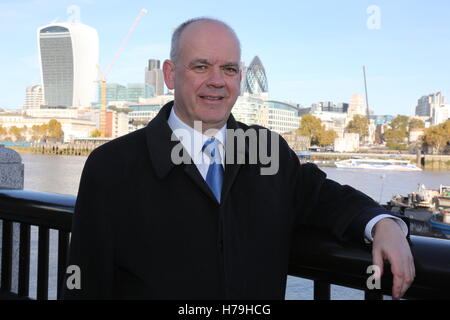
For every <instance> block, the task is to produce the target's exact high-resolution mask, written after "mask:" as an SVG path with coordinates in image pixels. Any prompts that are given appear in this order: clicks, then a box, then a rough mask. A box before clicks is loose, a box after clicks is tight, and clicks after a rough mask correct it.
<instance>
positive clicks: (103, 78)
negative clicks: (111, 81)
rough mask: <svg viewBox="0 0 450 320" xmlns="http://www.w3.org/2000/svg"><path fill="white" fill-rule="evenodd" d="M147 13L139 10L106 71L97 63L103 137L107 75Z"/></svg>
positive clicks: (101, 133)
mask: <svg viewBox="0 0 450 320" xmlns="http://www.w3.org/2000/svg"><path fill="white" fill-rule="evenodd" d="M147 13H148V10H147V9H142V10H141V11H139V14H138V16H137V17H136V19H135V20H134V23H133V25H132V26H131V27H130V29H129V30H128V33H127V35H126V36H125V38H124V39H123V40H122V42H121V44H120V46H119V49H117V51H116V53H115V55H114V57H113V59H112V61H111V63H110V64H109V66H108V67H107V68H106V71H105V72H102V70H101V69H100V66H98V65H97V69H98V77H99V80H98V81H97V82H99V83H100V103H101V109H100V136H101V137H105V136H106V79H107V77H108V75H109V73H110V71H111V68H112V67H113V66H114V64H115V63H116V62H117V60H118V59H119V57H120V55H121V54H122V51H123V49H124V48H125V46H126V44H127V43H128V40H130V37H131V35H132V34H133V32H134V30H135V29H136V27H137V26H138V25H139V23H140V22H141V19H142V17H143V16H144V15H146V14H147Z"/></svg>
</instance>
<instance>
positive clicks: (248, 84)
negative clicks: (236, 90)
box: [242, 56, 269, 94]
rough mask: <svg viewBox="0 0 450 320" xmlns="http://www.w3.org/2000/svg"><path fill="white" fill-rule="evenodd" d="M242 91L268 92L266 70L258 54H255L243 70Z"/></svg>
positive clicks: (253, 92)
mask: <svg viewBox="0 0 450 320" xmlns="http://www.w3.org/2000/svg"><path fill="white" fill-rule="evenodd" d="M243 82H244V83H243V87H242V89H243V92H248V93H250V94H260V93H263V92H268V91H269V87H268V85H267V77H266V71H265V70H264V66H263V65H262V62H261V60H260V59H259V57H258V56H255V57H254V58H253V60H252V62H251V63H250V65H249V66H248V68H247V70H246V72H245V78H244V79H243Z"/></svg>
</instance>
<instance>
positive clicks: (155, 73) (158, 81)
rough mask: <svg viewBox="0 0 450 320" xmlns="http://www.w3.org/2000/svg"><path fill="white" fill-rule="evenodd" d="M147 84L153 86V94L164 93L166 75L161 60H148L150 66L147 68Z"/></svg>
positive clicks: (160, 94) (159, 94)
mask: <svg viewBox="0 0 450 320" xmlns="http://www.w3.org/2000/svg"><path fill="white" fill-rule="evenodd" d="M145 84H146V85H148V86H149V87H150V88H151V96H162V95H163V94H164V77H163V72H162V70H161V67H160V61H159V60H155V59H150V60H148V67H146V68H145Z"/></svg>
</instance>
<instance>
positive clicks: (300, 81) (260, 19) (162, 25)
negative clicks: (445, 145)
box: [0, 0, 450, 115]
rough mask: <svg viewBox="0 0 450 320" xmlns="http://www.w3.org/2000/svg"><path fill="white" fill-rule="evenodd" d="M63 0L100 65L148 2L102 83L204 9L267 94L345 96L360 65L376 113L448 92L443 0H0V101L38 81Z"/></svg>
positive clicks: (402, 110)
mask: <svg viewBox="0 0 450 320" xmlns="http://www.w3.org/2000/svg"><path fill="white" fill-rule="evenodd" d="M70 5H77V6H79V8H80V18H81V22H83V23H85V24H88V25H90V26H92V27H94V28H96V29H97V31H98V33H99V37H100V65H101V66H102V67H103V68H105V67H106V66H107V65H108V64H109V62H110V61H111V59H112V57H113V55H114V53H115V51H116V50H117V48H118V47H119V45H120V42H121V40H122V39H123V37H124V36H125V35H126V33H127V31H128V29H129V27H130V26H131V24H132V23H133V21H134V19H135V17H136V15H137V14H138V12H139V10H140V9H142V8H146V9H148V10H149V11H150V13H149V14H147V15H146V16H145V17H144V18H143V20H142V22H141V24H140V25H139V26H138V28H137V29H136V31H135V33H134V34H133V36H132V37H131V39H130V41H129V43H128V45H127V47H126V48H125V50H124V52H123V55H122V57H121V58H120V59H119V61H118V62H117V64H116V65H115V66H114V68H113V69H112V70H111V73H110V76H109V79H108V80H109V81H110V82H119V83H123V84H126V83H128V82H143V79H144V71H143V70H144V67H145V65H146V64H147V60H148V59H149V58H158V59H161V60H164V59H166V58H167V57H168V54H169V46H170V36H171V32H172V31H173V29H174V28H175V27H176V26H177V25H178V24H179V23H181V22H182V21H184V20H186V19H189V18H192V17H197V16H211V17H216V18H219V19H222V20H224V21H226V22H228V23H229V24H230V25H231V26H232V27H233V28H234V29H235V30H236V32H237V34H238V35H239V37H240V40H241V43H242V49H243V59H244V61H245V62H246V63H247V64H248V63H249V62H250V60H251V59H252V58H253V56H254V55H258V56H259V57H260V58H261V60H262V62H263V64H264V66H265V69H266V73H267V76H268V81H269V91H270V96H271V98H273V99H278V100H284V101H293V102H296V103H301V104H303V105H310V104H311V103H314V102H317V101H325V100H332V101H335V102H344V101H345V102H348V101H349V100H350V96H351V95H352V94H353V93H364V85H363V77H362V65H363V64H365V65H366V68H367V73H368V86H369V103H370V106H371V109H374V111H375V113H376V114H393V115H395V114H406V115H413V113H414V107H415V105H416V103H417V99H418V98H419V97H420V96H422V95H425V94H429V93H433V92H437V91H441V92H443V93H444V94H445V95H446V96H447V98H448V100H450V19H449V17H450V2H449V1H448V0H429V1H410V0H408V1H407V0H370V1H366V0H341V1H335V0H315V1H312V0H310V1H298V0H296V1H293V0H289V1H288V0H277V1H245V0H244V1H243V0H241V1H235V0H229V1H223V2H217V1H197V0H191V1H186V0H173V1H143V0H129V1H125V0H69V1H66V0H0V43H1V44H2V45H1V47H2V50H0V70H1V77H0V107H16V108H17V107H21V105H22V104H23V99H24V94H25V87H26V86H28V85H31V84H35V83H39V82H40V73H39V64H38V58H37V42H36V29H37V28H38V27H40V26H43V25H46V24H48V23H49V22H51V21H53V20H55V19H56V18H58V19H59V20H58V21H67V19H68V18H69V14H68V13H67V12H66V11H67V8H68V7H69V6H70ZM371 5H376V6H378V7H379V9H380V13H381V19H380V27H381V28H380V29H376V30H373V29H369V28H368V27H367V22H368V20H369V19H370V18H371V16H372V14H368V13H367V9H368V8H369V6H371ZM370 21H373V20H370Z"/></svg>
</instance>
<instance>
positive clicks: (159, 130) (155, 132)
mask: <svg viewBox="0 0 450 320" xmlns="http://www.w3.org/2000/svg"><path fill="white" fill-rule="evenodd" d="M173 104H174V102H173V101H171V102H169V103H167V104H165V105H164V106H163V107H162V108H161V110H160V112H159V113H158V115H157V116H156V117H155V118H154V119H153V120H152V121H150V122H149V124H148V125H147V127H146V138H147V148H148V151H149V154H150V160H151V161H152V164H153V168H154V170H155V172H156V175H157V176H158V178H159V179H164V178H165V177H166V176H167V175H168V174H169V172H170V171H171V170H172V169H173V168H174V167H175V164H174V162H173V161H172V158H171V154H172V150H173V149H174V148H175V147H176V146H177V144H179V143H180V141H179V140H178V139H176V137H174V138H173V140H172V129H171V128H170V126H169V124H168V123H167V120H168V119H169V116H170V112H171V110H172V107H173ZM182 152H185V154H188V153H187V151H186V150H185V149H184V148H183V151H182ZM186 160H187V163H183V165H184V172H185V173H186V175H187V176H189V178H190V179H192V181H193V182H194V183H195V184H196V185H197V186H198V187H199V188H200V189H201V190H202V191H203V192H204V193H205V194H206V195H207V196H208V197H210V198H211V199H212V200H213V201H215V202H217V200H216V197H215V196H214V194H213V193H212V191H211V189H210V188H209V186H208V184H207V183H206V182H205V180H204V179H203V177H202V175H201V174H200V172H199V171H198V169H197V166H196V165H195V164H194V163H193V161H192V159H191V157H189V156H188V157H187V159H186Z"/></svg>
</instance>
